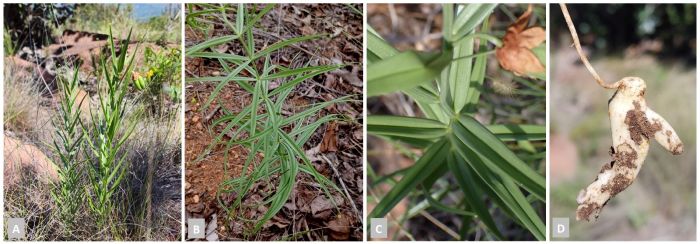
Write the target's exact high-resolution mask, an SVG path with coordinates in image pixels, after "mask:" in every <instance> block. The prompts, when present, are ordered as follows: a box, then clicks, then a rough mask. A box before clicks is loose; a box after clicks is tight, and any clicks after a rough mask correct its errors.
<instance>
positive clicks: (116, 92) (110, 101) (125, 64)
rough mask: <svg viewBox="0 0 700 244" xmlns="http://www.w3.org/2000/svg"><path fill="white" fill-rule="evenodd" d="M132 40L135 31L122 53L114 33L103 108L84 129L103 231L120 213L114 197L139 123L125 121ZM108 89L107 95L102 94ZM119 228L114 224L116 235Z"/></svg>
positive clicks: (93, 199)
mask: <svg viewBox="0 0 700 244" xmlns="http://www.w3.org/2000/svg"><path fill="white" fill-rule="evenodd" d="M130 39H131V31H129V35H128V36H127V38H126V40H124V41H122V42H121V45H120V51H119V53H118V54H117V53H116V50H117V47H116V45H115V44H114V38H113V37H112V32H111V31H110V38H109V40H110V41H109V51H110V60H109V62H107V61H106V60H105V58H104V57H103V58H101V59H100V68H101V69H102V73H103V75H104V81H105V83H106V87H102V85H101V84H99V83H98V88H99V89H98V90H100V95H99V105H98V108H97V111H96V112H93V111H92V110H91V117H92V122H91V123H90V125H89V128H88V126H86V127H84V133H86V134H87V133H88V131H90V132H92V137H91V138H89V139H87V142H88V143H87V145H88V148H89V152H88V154H89V155H88V158H92V159H93V160H94V162H92V163H91V167H88V168H89V171H88V172H89V176H90V177H89V178H90V189H89V191H88V194H89V196H90V197H88V198H87V200H88V201H87V202H88V205H89V207H90V210H91V211H92V212H93V213H94V214H95V216H96V218H97V226H98V228H100V229H102V228H103V227H106V226H107V225H108V224H109V223H110V217H111V216H114V215H113V214H117V215H118V214H120V211H118V210H117V209H116V208H117V207H118V206H120V204H118V203H115V202H114V199H113V197H114V196H115V195H116V191H117V189H118V187H119V185H120V184H121V182H122V180H123V179H124V175H125V173H126V172H127V167H128V164H126V163H125V160H124V159H125V156H126V154H125V153H124V152H122V151H123V150H122V146H123V145H124V142H125V141H126V140H127V139H128V138H129V136H130V135H131V132H132V131H133V129H134V126H135V125H136V123H135V122H134V121H128V120H126V119H125V113H126V108H127V105H128V104H127V100H126V99H125V96H126V95H127V84H128V82H126V79H129V77H130V76H129V75H127V74H128V70H129V69H130V67H131V64H132V62H133V58H134V57H133V56H131V57H130V58H128V60H127V55H126V54H127V50H128V46H129V41H130ZM102 90H106V91H105V93H106V94H102ZM115 226H116V225H112V232H113V233H115V229H114V228H116V227H115Z"/></svg>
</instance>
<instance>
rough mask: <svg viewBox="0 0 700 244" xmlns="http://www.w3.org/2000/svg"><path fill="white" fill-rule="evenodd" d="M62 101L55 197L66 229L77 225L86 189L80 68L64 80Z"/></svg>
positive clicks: (56, 146) (55, 145) (56, 145)
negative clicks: (82, 175)
mask: <svg viewBox="0 0 700 244" xmlns="http://www.w3.org/2000/svg"><path fill="white" fill-rule="evenodd" d="M60 84H61V89H62V91H63V92H62V93H61V103H60V106H59V109H58V110H59V113H58V119H56V120H54V121H53V124H54V127H55V128H57V130H56V134H55V136H54V139H53V147H52V150H53V152H54V153H55V154H56V156H57V158H58V160H54V165H55V166H56V171H57V173H58V179H59V180H58V182H56V183H55V185H54V187H53V191H52V192H51V196H52V197H53V199H54V201H55V202H56V206H57V209H58V211H59V217H60V218H61V221H62V222H63V223H65V224H66V230H67V231H70V230H71V228H72V227H73V225H74V224H75V223H74V221H73V220H74V219H75V215H76V212H77V211H78V209H79V208H80V205H81V204H80V203H81V197H82V188H81V185H80V172H79V170H80V167H79V166H80V165H79V164H80V159H79V155H78V153H79V151H80V149H81V148H82V143H83V138H84V137H83V135H84V134H83V133H82V130H81V126H82V122H81V120H80V116H81V110H80V109H75V108H76V107H80V106H81V104H82V103H83V102H89V101H84V99H85V96H79V91H80V90H79V88H78V70H77V69H76V70H75V73H74V75H73V78H72V79H71V80H63V79H61V80H60Z"/></svg>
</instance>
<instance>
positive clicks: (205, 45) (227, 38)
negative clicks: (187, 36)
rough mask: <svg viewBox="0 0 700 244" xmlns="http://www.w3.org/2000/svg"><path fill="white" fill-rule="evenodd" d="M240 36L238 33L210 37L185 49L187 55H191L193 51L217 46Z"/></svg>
mask: <svg viewBox="0 0 700 244" xmlns="http://www.w3.org/2000/svg"><path fill="white" fill-rule="evenodd" d="M237 38H238V35H227V36H220V37H216V38H214V39H210V40H208V41H205V42H202V43H199V44H197V45H194V46H191V47H189V48H187V51H185V55H187V56H189V55H190V54H191V53H196V52H199V51H202V50H204V49H207V48H210V47H215V46H218V45H221V44H224V43H227V42H230V41H233V40H235V39H237Z"/></svg>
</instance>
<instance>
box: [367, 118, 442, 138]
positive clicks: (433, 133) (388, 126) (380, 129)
mask: <svg viewBox="0 0 700 244" xmlns="http://www.w3.org/2000/svg"><path fill="white" fill-rule="evenodd" d="M367 132H368V133H372V134H377V135H384V136H399V137H407V138H416V139H436V138H439V137H442V136H443V135H445V133H447V125H445V124H443V123H441V122H439V121H435V120H431V119H423V118H414V117H403V116H392V115H369V116H367Z"/></svg>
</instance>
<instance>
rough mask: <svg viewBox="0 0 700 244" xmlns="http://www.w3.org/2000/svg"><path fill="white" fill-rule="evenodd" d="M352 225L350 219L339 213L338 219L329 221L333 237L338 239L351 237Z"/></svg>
mask: <svg viewBox="0 0 700 244" xmlns="http://www.w3.org/2000/svg"><path fill="white" fill-rule="evenodd" d="M350 226H351V223H350V220H349V219H348V218H347V217H345V216H344V215H343V214H339V215H338V216H337V217H336V219H334V220H331V221H329V222H328V228H329V229H331V238H332V239H333V240H336V241H342V240H347V239H348V238H350Z"/></svg>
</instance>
